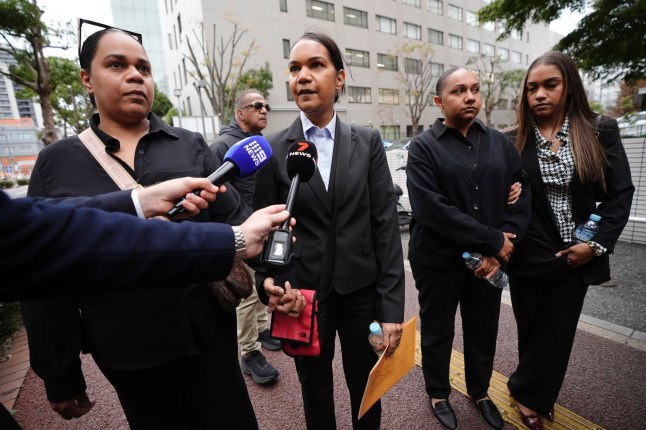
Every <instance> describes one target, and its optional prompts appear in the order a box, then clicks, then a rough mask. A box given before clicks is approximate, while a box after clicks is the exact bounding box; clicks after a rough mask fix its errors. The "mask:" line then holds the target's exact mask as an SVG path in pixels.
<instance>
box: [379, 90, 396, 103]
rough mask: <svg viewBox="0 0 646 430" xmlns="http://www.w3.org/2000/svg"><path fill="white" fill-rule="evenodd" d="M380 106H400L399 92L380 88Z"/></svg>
mask: <svg viewBox="0 0 646 430" xmlns="http://www.w3.org/2000/svg"><path fill="white" fill-rule="evenodd" d="M379 104H382V105H398V104H399V91H398V90H394V89H391V88H379Z"/></svg>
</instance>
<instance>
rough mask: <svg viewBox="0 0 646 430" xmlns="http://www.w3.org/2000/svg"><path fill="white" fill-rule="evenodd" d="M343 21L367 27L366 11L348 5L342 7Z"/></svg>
mask: <svg viewBox="0 0 646 430" xmlns="http://www.w3.org/2000/svg"><path fill="white" fill-rule="evenodd" d="M343 22H344V24H347V25H354V26H355V27H362V28H368V12H364V11H362V10H358V9H351V8H349V7H344V8H343Z"/></svg>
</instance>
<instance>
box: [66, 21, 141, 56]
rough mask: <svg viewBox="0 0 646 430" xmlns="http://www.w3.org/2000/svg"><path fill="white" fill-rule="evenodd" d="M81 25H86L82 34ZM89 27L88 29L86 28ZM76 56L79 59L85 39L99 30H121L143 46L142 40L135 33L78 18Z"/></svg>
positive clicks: (138, 34) (139, 35)
mask: <svg viewBox="0 0 646 430" xmlns="http://www.w3.org/2000/svg"><path fill="white" fill-rule="evenodd" d="M83 24H86V26H85V28H86V30H85V33H84V32H83V30H82V28H83ZM88 27H89V28H88ZM92 27H98V29H97V28H92ZM77 28H78V50H79V52H78V54H79V58H81V48H82V47H83V43H85V39H87V38H88V37H89V36H90V35H92V34H94V33H96V32H98V31H101V30H107V29H109V28H115V29H117V30H121V31H124V32H126V33H127V34H129V35H130V36H132V37H133V38H134V39H136V40H137V41H138V42H139V43H141V44H143V38H142V37H141V34H140V33H135V32H134V31H128V30H124V29H123V28H118V27H113V26H111V25H106V24H101V23H100V22H96V21H90V20H89V19H83V18H79V19H78V27H77Z"/></svg>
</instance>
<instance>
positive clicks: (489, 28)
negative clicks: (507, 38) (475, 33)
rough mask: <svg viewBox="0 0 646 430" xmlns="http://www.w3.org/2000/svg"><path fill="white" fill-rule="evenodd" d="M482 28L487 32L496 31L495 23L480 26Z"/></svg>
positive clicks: (489, 22)
mask: <svg viewBox="0 0 646 430" xmlns="http://www.w3.org/2000/svg"><path fill="white" fill-rule="evenodd" d="M482 28H484V29H485V30H488V31H496V23H495V22H493V21H488V22H485V23H483V24H482Z"/></svg>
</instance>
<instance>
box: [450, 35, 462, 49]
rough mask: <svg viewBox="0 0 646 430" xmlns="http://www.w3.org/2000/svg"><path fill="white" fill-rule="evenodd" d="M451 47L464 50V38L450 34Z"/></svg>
mask: <svg viewBox="0 0 646 430" xmlns="http://www.w3.org/2000/svg"><path fill="white" fill-rule="evenodd" d="M449 47H451V48H455V49H462V36H458V35H456V34H450V33H449Z"/></svg>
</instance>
